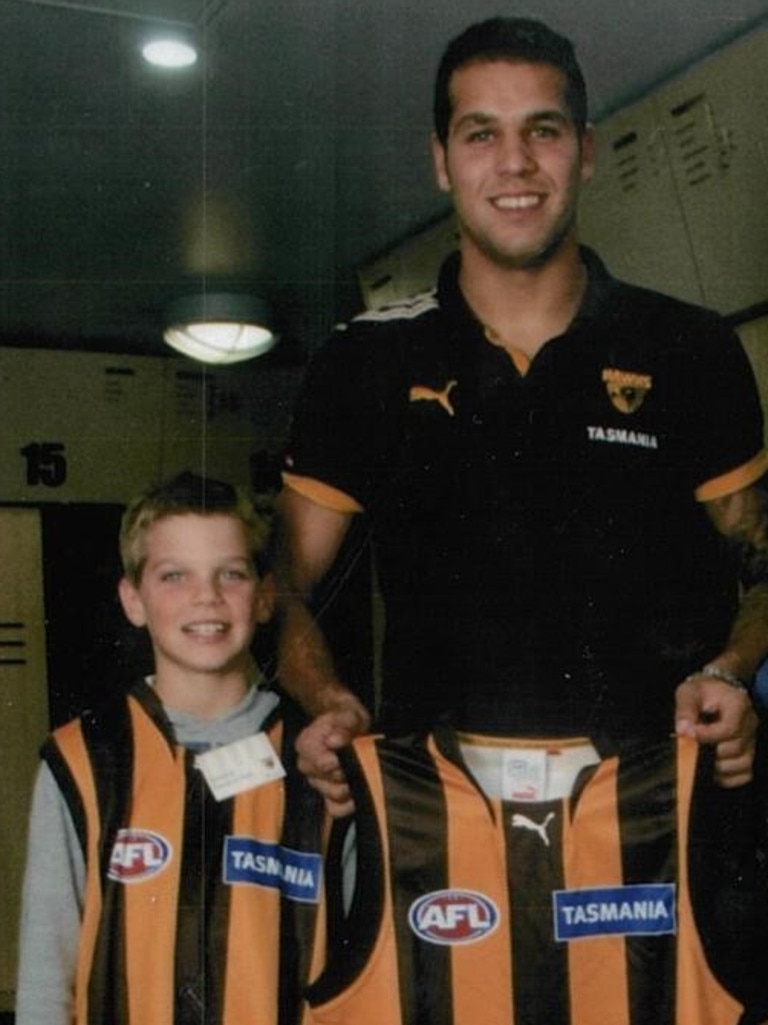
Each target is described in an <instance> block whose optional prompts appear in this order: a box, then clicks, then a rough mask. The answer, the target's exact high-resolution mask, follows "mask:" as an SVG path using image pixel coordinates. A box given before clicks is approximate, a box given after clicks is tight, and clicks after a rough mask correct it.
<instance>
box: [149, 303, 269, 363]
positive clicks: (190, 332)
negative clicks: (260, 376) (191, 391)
mask: <svg viewBox="0 0 768 1025" xmlns="http://www.w3.org/2000/svg"><path fill="white" fill-rule="evenodd" d="M269 321H270V314H269V308H268V306H267V304H266V302H265V301H264V300H263V299H261V298H259V297H257V296H254V295H243V294H241V293H236V292H202V293H200V294H199V295H191V296H184V297H182V298H180V299H177V300H176V301H175V302H173V303H172V304H171V305H170V307H169V308H168V314H167V323H168V327H167V328H166V329H165V333H164V338H165V341H166V342H167V343H168V345H170V346H171V348H173V349H175V350H176V351H177V352H181V353H183V354H184V355H185V356H189V357H191V358H192V359H196V360H200V361H201V362H203V363H218V364H224V363H239V362H241V361H242V360H246V359H253V358H254V357H256V356H262V355H263V354H264V353H265V352H269V350H270V349H271V348H273V347H274V345H275V344H276V342H277V338H276V336H275V334H274V333H273V331H272V329H271V327H270V326H269Z"/></svg>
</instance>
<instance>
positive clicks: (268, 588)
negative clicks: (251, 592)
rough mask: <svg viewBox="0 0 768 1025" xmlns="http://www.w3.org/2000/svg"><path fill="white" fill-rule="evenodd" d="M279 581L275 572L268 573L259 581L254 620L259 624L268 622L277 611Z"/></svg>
mask: <svg viewBox="0 0 768 1025" xmlns="http://www.w3.org/2000/svg"><path fill="white" fill-rule="evenodd" d="M276 596H277V583H276V581H275V575H274V573H266V574H265V575H264V576H263V577H262V579H261V580H260V581H259V590H258V593H257V595H256V599H255V602H254V620H255V621H256V623H257V624H258V625H259V626H263V625H264V624H265V623H268V622H269V621H270V619H271V618H272V613H273V612H274V611H275V600H276Z"/></svg>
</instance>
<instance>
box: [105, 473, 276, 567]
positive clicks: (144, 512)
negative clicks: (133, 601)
mask: <svg viewBox="0 0 768 1025" xmlns="http://www.w3.org/2000/svg"><path fill="white" fill-rule="evenodd" d="M189 513H192V514H195V515H198V516H217V515H218V516H232V517H233V518H235V519H237V520H239V521H240V522H241V523H242V524H243V527H244V529H245V533H246V537H247V540H248V547H249V551H250V555H251V558H252V560H253V565H254V567H255V569H256V570H257V572H258V573H259V575H260V576H263V575H264V574H265V573H266V572H267V571H268V569H269V561H270V554H271V516H270V515H269V512H268V511H265V510H257V509H256V508H255V507H254V504H253V501H252V500H251V498H250V497H249V496H248V495H247V494H246V492H245V491H244V490H243V489H242V488H239V487H235V486H234V485H233V484H229V483H227V482H226V481H221V480H215V479H214V478H212V477H201V476H200V475H199V474H197V473H192V472H191V471H190V470H185V471H184V472H183V473H180V474H177V475H176V476H175V477H171V478H170V479H168V480H164V481H161V482H160V483H159V484H153V485H152V486H151V487H149V488H148V489H147V490H146V491H144V492H143V493H142V494H140V495H137V497H136V498H134V499H133V501H132V502H131V503H130V504H129V505H128V508H127V509H126V510H125V513H124V514H123V519H122V523H121V527H120V555H121V558H122V563H123V572H124V574H125V576H126V577H127V578H128V579H129V580H130V581H131V583H133V584H139V583H140V582H141V574H142V571H143V569H144V562H145V559H146V552H145V537H146V533H147V530H148V529H149V528H150V527H151V526H152V524H153V523H157V522H158V520H163V519H165V518H166V517H168V516H184V515H186V514H189Z"/></svg>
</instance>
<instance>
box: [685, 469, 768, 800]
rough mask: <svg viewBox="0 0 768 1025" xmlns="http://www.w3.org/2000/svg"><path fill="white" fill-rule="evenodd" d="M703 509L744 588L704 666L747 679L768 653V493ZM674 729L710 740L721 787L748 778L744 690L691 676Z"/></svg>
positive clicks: (751, 746) (751, 733) (753, 722)
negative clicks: (733, 556) (733, 552)
mask: <svg viewBox="0 0 768 1025" xmlns="http://www.w3.org/2000/svg"><path fill="white" fill-rule="evenodd" d="M706 509H707V512H708V514H709V516H710V519H711V520H712V522H713V523H714V525H715V527H717V529H718V530H719V531H720V533H721V534H723V536H724V537H726V538H728V539H729V541H730V542H731V543H732V544H733V545H734V546H735V548H736V549H737V551H738V555H739V561H740V567H741V579H742V585H743V588H744V591H743V597H742V601H741V606H740V608H739V612H738V614H737V616H736V619H735V621H734V623H733V625H732V627H731V631H730V635H729V637H728V641H727V643H726V646H725V648H724V649H723V650H722V651H721V652H720V653H719V654H718V655H717V656H716V657H715V658H713V659H710V661H709V663H708V666H710V667H714V668H715V669H717V670H723V671H724V672H725V673H726V674H731V675H732V676H734V677H736V678H737V679H741V680H751V679H752V678H753V677H754V675H755V672H756V671H757V669H758V667H759V666H760V664H761V663H762V662H763V661H764V660H765V658H766V656H768V495H766V493H765V491H764V490H763V489H762V488H761V487H760V486H758V485H753V486H752V487H748V488H744V489H743V490H741V491H737V492H735V493H734V494H731V495H727V496H724V497H722V498H717V499H713V500H711V501H708V502H707V503H706ZM676 720H677V732H678V733H681V734H687V735H689V736H695V737H696V738H697V739H698V740H700V741H701V742H702V743H708V744H715V745H716V750H717V755H716V771H717V777H718V781H719V782H720V783H721V785H722V786H740V785H741V784H743V783H747V782H749V780H750V779H751V778H752V765H753V760H754V750H755V734H756V731H757V716H756V715H755V711H754V708H753V706H752V702H751V700H750V698H749V695H748V694H747V693H746V691H743V690H740V689H738V687H734V686H731V685H730V684H728V683H725V682H723V681H722V680H719V679H717V678H716V677H712V676H706V675H697V674H695V673H694V674H692V676H690V677H689V678H688V679H687V680H686V681H684V682H683V683H682V684H681V685H680V687H678V690H677V709H676Z"/></svg>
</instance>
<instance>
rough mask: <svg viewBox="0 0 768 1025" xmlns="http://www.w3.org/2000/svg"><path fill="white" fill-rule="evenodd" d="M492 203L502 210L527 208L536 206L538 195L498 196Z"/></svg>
mask: <svg viewBox="0 0 768 1025" xmlns="http://www.w3.org/2000/svg"><path fill="white" fill-rule="evenodd" d="M493 202H494V204H495V205H496V206H498V207H500V209H502V210H527V209H528V208H529V207H532V206H538V204H539V197H538V196H499V198H498V199H494V201H493Z"/></svg>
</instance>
